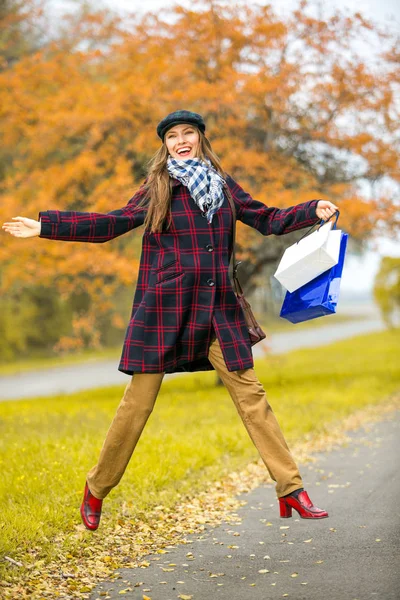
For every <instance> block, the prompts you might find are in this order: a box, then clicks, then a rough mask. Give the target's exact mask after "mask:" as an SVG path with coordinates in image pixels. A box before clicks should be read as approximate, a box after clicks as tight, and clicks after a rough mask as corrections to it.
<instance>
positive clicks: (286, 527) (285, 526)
mask: <svg viewBox="0 0 400 600" xmlns="http://www.w3.org/2000/svg"><path fill="white" fill-rule="evenodd" d="M289 527H290V525H281V526H280V527H279V529H289Z"/></svg>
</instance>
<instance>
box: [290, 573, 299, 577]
mask: <svg viewBox="0 0 400 600" xmlns="http://www.w3.org/2000/svg"><path fill="white" fill-rule="evenodd" d="M298 575H299V574H298V573H292V574H291V576H290V577H298Z"/></svg>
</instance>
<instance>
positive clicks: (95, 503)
mask: <svg viewBox="0 0 400 600" xmlns="http://www.w3.org/2000/svg"><path fill="white" fill-rule="evenodd" d="M102 505H103V500H99V499H98V498H95V497H94V496H93V494H92V493H91V491H90V490H89V486H88V484H87V482H86V485H85V492H84V495H83V501H82V504H81V517H82V521H83V524H84V526H85V527H86V529H90V530H91V531H94V530H95V529H97V528H98V526H99V523H100V517H101V508H102Z"/></svg>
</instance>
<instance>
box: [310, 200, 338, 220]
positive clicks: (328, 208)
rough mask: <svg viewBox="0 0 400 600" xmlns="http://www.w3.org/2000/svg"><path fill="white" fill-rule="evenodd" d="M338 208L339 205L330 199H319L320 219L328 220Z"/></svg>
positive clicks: (318, 215)
mask: <svg viewBox="0 0 400 600" xmlns="http://www.w3.org/2000/svg"><path fill="white" fill-rule="evenodd" d="M337 210H339V209H338V207H337V206H336V205H335V204H332V202H329V200H318V204H317V210H316V213H317V217H318V218H319V219H322V220H323V221H327V220H328V219H329V217H331V216H332V215H334V214H335V212H336V211H337Z"/></svg>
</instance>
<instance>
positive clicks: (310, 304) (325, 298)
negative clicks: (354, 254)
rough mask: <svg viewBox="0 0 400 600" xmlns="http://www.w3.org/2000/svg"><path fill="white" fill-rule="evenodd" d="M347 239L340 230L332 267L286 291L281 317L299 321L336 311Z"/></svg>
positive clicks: (294, 321) (292, 321)
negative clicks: (336, 252) (301, 284)
mask: <svg viewBox="0 0 400 600" xmlns="http://www.w3.org/2000/svg"><path fill="white" fill-rule="evenodd" d="M347 239H348V235H347V233H344V232H341V239H340V252H339V260H338V263H337V264H336V265H335V266H334V267H331V268H330V269H329V271H326V272H325V273H322V274H321V275H319V276H318V277H316V278H315V279H313V280H312V281H309V282H308V283H306V284H305V285H303V286H302V287H300V288H299V289H297V290H295V291H294V292H286V295H285V298H284V301H283V304H282V308H281V312H280V316H281V317H283V318H284V319H287V320H288V321H291V323H300V322H301V321H309V320H310V319H316V318H317V317H322V316H323V315H329V314H333V313H335V312H336V308H337V303H338V299H339V291H340V280H341V277H342V271H343V264H344V257H345V254H346V247H347Z"/></svg>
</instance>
